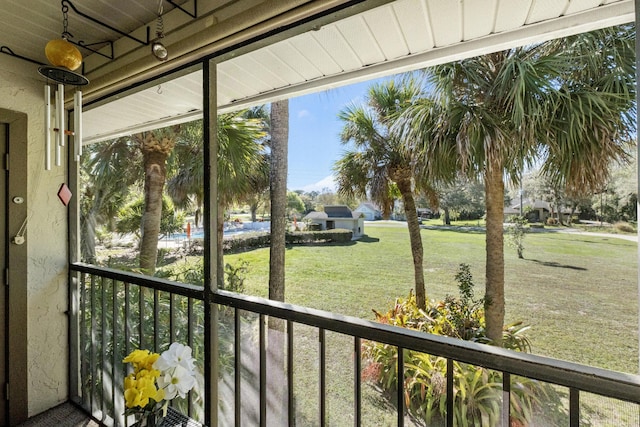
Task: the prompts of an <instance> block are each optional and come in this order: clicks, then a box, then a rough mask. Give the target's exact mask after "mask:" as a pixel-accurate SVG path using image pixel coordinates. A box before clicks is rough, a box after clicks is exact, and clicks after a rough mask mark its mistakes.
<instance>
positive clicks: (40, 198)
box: [0, 55, 68, 416]
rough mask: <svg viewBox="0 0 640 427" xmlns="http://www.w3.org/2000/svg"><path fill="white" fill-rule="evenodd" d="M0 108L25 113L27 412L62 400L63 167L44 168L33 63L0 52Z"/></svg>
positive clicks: (64, 322) (41, 112) (64, 324)
mask: <svg viewBox="0 0 640 427" xmlns="http://www.w3.org/2000/svg"><path fill="white" fill-rule="evenodd" d="M0 108H5V109H9V110H13V111H17V112H22V113H26V114H27V115H28V165H29V166H28V167H29V173H28V193H27V203H28V225H27V235H26V241H27V245H28V254H29V256H28V264H27V271H28V273H27V287H28V290H27V295H28V296H27V298H28V303H27V304H28V319H29V320H28V337H27V339H28V370H29V373H28V375H29V378H28V384H29V415H30V416H31V415H34V414H37V413H40V412H42V411H44V410H46V409H48V408H51V407H52V406H55V405H56V404H58V403H60V402H63V401H65V400H66V398H67V390H68V387H67V346H68V343H67V317H66V315H65V311H66V309H67V270H66V265H67V243H66V242H67V239H66V236H67V221H66V218H67V215H66V208H65V207H64V206H63V205H62V203H60V201H59V200H58V197H57V192H58V188H59V186H60V184H62V183H63V182H65V179H66V168H65V166H64V165H63V166H61V167H52V170H51V171H45V170H44V137H43V132H44V131H43V126H44V104H43V79H42V78H41V77H40V76H39V74H38V73H37V66H36V65H34V64H31V63H29V62H25V61H22V60H19V59H15V58H11V57H9V56H7V55H0Z"/></svg>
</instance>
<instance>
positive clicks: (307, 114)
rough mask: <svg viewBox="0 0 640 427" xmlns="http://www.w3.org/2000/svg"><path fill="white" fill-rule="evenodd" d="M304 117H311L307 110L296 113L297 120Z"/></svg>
mask: <svg viewBox="0 0 640 427" xmlns="http://www.w3.org/2000/svg"><path fill="white" fill-rule="evenodd" d="M304 117H311V113H310V112H309V110H300V111H298V118H299V119H302V118H304Z"/></svg>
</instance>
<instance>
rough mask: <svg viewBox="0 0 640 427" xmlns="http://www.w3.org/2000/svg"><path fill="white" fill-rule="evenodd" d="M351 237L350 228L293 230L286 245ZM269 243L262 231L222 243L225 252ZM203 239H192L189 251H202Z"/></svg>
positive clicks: (344, 239) (339, 240)
mask: <svg viewBox="0 0 640 427" xmlns="http://www.w3.org/2000/svg"><path fill="white" fill-rule="evenodd" d="M352 237H353V232H351V230H345V229H335V230H322V231H294V232H290V233H287V234H286V243H287V244H288V245H302V244H309V243H348V242H350V241H351V238H352ZM270 243H271V235H270V234H269V233H267V232H264V231H258V232H255V233H243V234H238V235H236V236H233V237H232V238H230V239H224V242H223V244H222V247H223V250H224V252H225V253H231V252H242V251H248V250H250V249H256V248H263V247H266V246H269V244H270ZM203 248H204V242H203V239H192V240H191V244H190V247H189V252H190V253H192V254H200V253H202V251H203Z"/></svg>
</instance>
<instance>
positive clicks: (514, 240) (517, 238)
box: [507, 215, 528, 259]
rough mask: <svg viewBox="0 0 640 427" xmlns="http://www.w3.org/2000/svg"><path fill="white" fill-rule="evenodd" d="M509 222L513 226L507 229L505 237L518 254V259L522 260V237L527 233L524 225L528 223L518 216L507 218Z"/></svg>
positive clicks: (525, 219)
mask: <svg viewBox="0 0 640 427" xmlns="http://www.w3.org/2000/svg"><path fill="white" fill-rule="evenodd" d="M509 222H511V223H512V224H513V225H512V226H510V227H509V228H508V229H507V235H508V236H509V239H508V240H507V242H508V243H509V245H510V246H511V247H513V248H515V250H516V252H517V253H518V258H520V259H523V258H524V255H523V254H522V253H523V252H524V237H525V235H526V233H527V229H526V227H525V226H526V225H527V223H528V221H527V218H525V217H524V216H520V215H513V216H511V217H509Z"/></svg>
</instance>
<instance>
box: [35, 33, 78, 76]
mask: <svg viewBox="0 0 640 427" xmlns="http://www.w3.org/2000/svg"><path fill="white" fill-rule="evenodd" d="M44 53H45V55H46V56H47V59H48V60H49V62H50V63H51V65H53V66H55V67H64V68H67V69H69V70H71V71H73V70H76V69H78V68H79V67H80V65H81V64H82V54H81V53H80V51H79V50H78V48H76V47H75V46H74V45H73V44H71V43H70V42H69V41H67V40H65V39H56V40H51V41H50V42H49V43H47V45H46V46H45V48H44Z"/></svg>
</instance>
